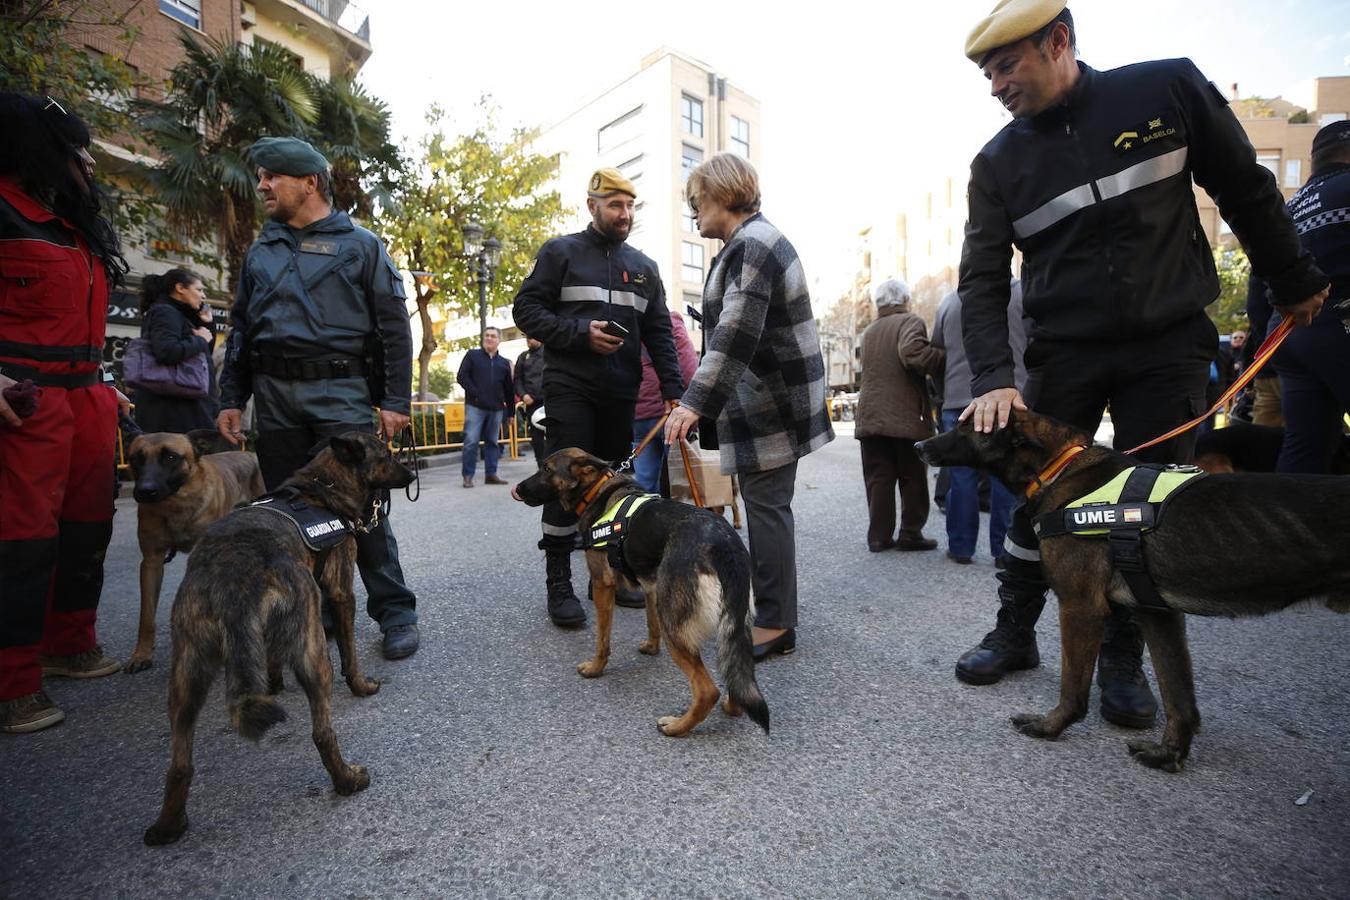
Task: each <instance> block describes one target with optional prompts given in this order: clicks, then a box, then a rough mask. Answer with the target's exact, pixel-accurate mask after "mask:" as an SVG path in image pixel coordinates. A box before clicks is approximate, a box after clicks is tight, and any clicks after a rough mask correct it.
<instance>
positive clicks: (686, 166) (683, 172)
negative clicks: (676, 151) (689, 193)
mask: <svg viewBox="0 0 1350 900" xmlns="http://www.w3.org/2000/svg"><path fill="white" fill-rule="evenodd" d="M701 162H703V151H702V150H700V149H699V148H697V147H691V146H689V145H688V144H685V145H684V149H682V150H681V151H680V177H681V178H683V179H684V180H685V181H688V180H689V173H690V172H692V171H694V168H695V167H696V166H698V164H699V163H701Z"/></svg>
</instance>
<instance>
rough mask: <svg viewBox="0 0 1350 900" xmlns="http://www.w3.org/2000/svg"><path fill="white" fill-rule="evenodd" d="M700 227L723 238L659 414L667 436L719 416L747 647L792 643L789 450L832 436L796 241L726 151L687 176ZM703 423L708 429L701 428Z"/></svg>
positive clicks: (747, 169) (754, 180)
mask: <svg viewBox="0 0 1350 900" xmlns="http://www.w3.org/2000/svg"><path fill="white" fill-rule="evenodd" d="M686 193H687V198H688V201H689V208H690V209H691V210H693V212H694V216H695V218H696V219H697V220H698V230H699V234H700V235H702V236H703V237H705V238H717V239H719V240H722V241H725V242H726V244H725V246H724V247H723V248H722V252H721V253H719V254H718V255H717V257H716V258H715V259H714V260H713V263H712V270H711V271H710V272H709V274H708V281H707V284H706V285H705V286H704V288H703V329H704V331H703V340H704V345H703V351H704V352H703V361H702V362H701V363H700V364H699V367H698V370H697V371H696V372H695V373H694V378H693V381H691V382H690V384H689V387H688V389H687V390H686V391H685V393H684V396H683V397H682V398H680V402H679V405H678V406H677V407H675V409H674V410H673V411H672V412H671V414H670V419H669V420H668V421H667V422H666V442H667V443H674V442H676V441H678V440H679V439H680V438H682V437H684V436H685V435H686V434H687V433H688V432H689V429H690V428H691V427H692V426H693V425H694V424H695V423H697V422H698V420H699V418H700V417H702V418H706V419H715V420H716V422H717V439H718V441H719V442H720V445H721V452H722V471H723V472H726V473H732V474H735V475H737V476H739V478H740V485H741V498H742V499H743V500H744V501H745V512H746V521H747V524H748V530H749V533H750V563H751V585H752V587H753V589H754V593H755V604H756V613H755V625H754V629H753V641H754V645H755V649H754V654H755V658H756V659H763V658H765V657H767V656H768V655H769V654H771V653H791V652H792V651H793V650H794V649H796V646H797V632H796V627H797V558H796V536H795V532H794V525H793V519H792V495H793V491H794V489H795V487H796V480H797V460H798V459H800V458H801V457H803V456H805V455H806V454H808V453H810V452H811V451H813V450H816V449H819V448H820V447H823V446H824V445H825V444H827V443H829V442H830V441H831V440H833V439H834V430H833V429H832V428H831V426H830V417H829V413H828V412H827V410H826V407H825V364H824V361H823V360H822V359H821V356H820V338H819V336H818V335H817V333H816V324H815V318H814V317H813V315H812V313H811V298H810V296H809V295H808V293H807V289H806V278H805V276H804V275H803V273H802V265H801V261H800V260H799V259H798V258H797V251H796V250H794V249H793V247H792V245H791V244H790V243H788V240H787V238H785V237H783V234H782V232H780V231H779V230H778V229H777V228H775V227H774V226H773V225H771V224H769V221H768V220H767V219H765V218H764V216H763V215H761V214H760V212H759V202H760V198H759V176H758V175H757V174H756V173H755V170H754V168H753V167H751V165H750V164H749V163H748V162H746V161H745V160H744V159H742V158H741V157H739V156H736V155H734V154H731V153H719V154H717V155H716V156H713V157H712V158H710V159H709V160H708V161H707V162H705V163H703V164H702V165H700V166H699V167H698V168H696V169H694V171H693V172H691V173H690V175H689V181H688V184H687V185H686ZM704 431H705V432H706V431H707V428H706V427H705V429H704Z"/></svg>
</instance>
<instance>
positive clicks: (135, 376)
mask: <svg viewBox="0 0 1350 900" xmlns="http://www.w3.org/2000/svg"><path fill="white" fill-rule="evenodd" d="M122 380H123V381H125V382H126V384H127V386H128V387H132V388H136V389H137V390H143V391H149V392H150V393H152V394H159V395H160V396H162V397H183V398H185V399H188V400H201V399H202V398H204V397H208V396H210V392H211V360H210V358H209V354H206V353H198V354H197V355H196V356H192V357H189V358H188V359H185V360H183V361H182V362H180V363H178V364H176V365H172V366H170V365H165V364H164V363H162V362H160V361H159V360H157V359H155V354H154V353H152V352H151V351H150V340H149V338H143V337H138V338H132V339H131V341H129V342H128V343H127V348H126V351H125V352H124V353H123V354H122Z"/></svg>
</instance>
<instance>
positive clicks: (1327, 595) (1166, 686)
mask: <svg viewBox="0 0 1350 900" xmlns="http://www.w3.org/2000/svg"><path fill="white" fill-rule="evenodd" d="M1091 441H1092V439H1091V437H1090V436H1089V435H1087V434H1083V433H1081V432H1079V431H1077V430H1075V429H1073V428H1071V427H1069V426H1067V425H1064V424H1062V423H1060V422H1057V421H1055V420H1053V419H1050V418H1048V417H1045V416H1040V415H1036V414H1035V413H1031V412H1019V411H1017V410H1014V411H1013V414H1012V417H1011V419H1010V420H1009V422H1008V426H1007V427H1006V428H1001V429H997V430H996V431H994V432H992V433H989V434H985V433H981V432H977V431H975V430H974V429H973V428H972V426H971V422H970V421H969V420H967V421H965V422H963V423H962V424H961V425H960V426H959V427H958V428H956V429H955V430H953V431H949V432H947V433H945V434H942V435H939V436H937V437H935V438H930V439H929V440H926V441H923V442H921V443H919V444H918V445H917V446H918V449H919V452H920V454H922V456H923V458H924V459H925V460H926V461H927V462H928V463H929V464H930V465H942V466H972V467H974V468H979V469H984V470H985V471H988V472H990V473H991V474H994V475H997V476H998V477H999V478H1001V479H1002V480H1003V482H1004V484H1006V485H1007V486H1008V487H1009V488H1010V489H1012V490H1014V491H1018V492H1025V491H1026V489H1027V486H1028V485H1030V484H1033V483H1039V484H1040V485H1041V486H1040V488H1039V490H1037V491H1036V492H1035V493H1034V494H1033V495H1032V497H1031V498H1030V499H1029V500H1028V501H1027V509H1028V512H1029V513H1031V515H1032V516H1033V517H1035V516H1038V515H1044V514H1046V513H1050V512H1054V511H1056V510H1061V509H1063V508H1064V507H1065V506H1066V505H1067V504H1069V503H1072V502H1073V501H1074V500H1076V499H1078V498H1079V497H1083V496H1085V495H1087V494H1088V493H1090V492H1092V491H1093V490H1095V489H1097V488H1099V487H1100V486H1102V485H1103V484H1105V483H1106V482H1108V481H1110V480H1111V479H1112V478H1114V477H1115V476H1116V475H1117V474H1119V473H1120V472H1121V471H1123V470H1125V469H1127V468H1129V467H1131V466H1133V465H1136V464H1137V463H1136V461H1135V460H1133V459H1131V458H1130V457H1128V456H1125V455H1124V454H1122V453H1117V452H1115V451H1114V450H1110V449H1108V448H1106V447H1096V446H1092V445H1091ZM1075 445H1077V446H1085V447H1086V448H1087V449H1086V450H1084V451H1083V452H1082V453H1080V454H1079V455H1078V456H1076V457H1074V458H1073V459H1072V460H1071V461H1070V462H1069V463H1068V465H1067V467H1065V468H1064V469H1063V470H1062V471H1061V472H1060V473H1059V474H1058V475H1057V476H1054V477H1051V476H1047V475H1046V470H1047V467H1048V466H1049V464H1051V463H1052V462H1054V461H1056V460H1059V459H1062V458H1063V457H1062V454H1063V453H1064V452H1065V451H1066V450H1068V449H1069V448H1071V447H1073V446H1075ZM1347 547H1350V478H1345V477H1343V476H1337V475H1261V474H1236V475H1204V476H1200V477H1199V478H1197V479H1195V480H1194V481H1193V482H1192V483H1189V484H1188V485H1187V486H1186V487H1185V488H1184V489H1183V490H1181V491H1179V492H1177V493H1176V494H1175V495H1174V496H1173V497H1172V498H1171V499H1170V500H1169V501H1168V505H1167V510H1166V515H1165V516H1164V517H1163V518H1161V519H1160V520H1159V521H1158V523H1157V525H1156V527H1155V528H1154V529H1153V530H1151V531H1147V532H1144V534H1143V554H1144V560H1145V564H1146V566H1147V569H1148V573H1149V575H1150V577H1151V578H1152V579H1153V583H1154V585H1155V586H1156V588H1157V591H1158V593H1159V594H1160V596H1161V597H1162V600H1163V601H1164V602H1165V604H1166V605H1167V606H1168V607H1169V609H1167V610H1158V609H1153V608H1148V607H1143V606H1141V605H1140V604H1139V603H1138V602H1137V601H1136V599H1135V596H1134V594H1133V593H1132V591H1131V590H1130V588H1129V586H1128V585H1127V584H1126V582H1125V579H1124V576H1122V575H1121V573H1120V571H1119V570H1118V569H1117V568H1116V566H1115V565H1114V563H1113V561H1112V556H1111V551H1110V549H1109V548H1108V545H1107V541H1106V540H1103V539H1093V538H1085V537H1077V536H1074V535H1072V534H1059V535H1055V536H1045V537H1042V539H1041V565H1042V567H1043V569H1044V571H1045V577H1046V580H1047V581H1048V582H1049V583H1050V586H1051V587H1052V588H1054V591H1055V594H1056V595H1057V596H1058V597H1059V621H1060V634H1061V640H1062V656H1061V663H1060V667H1061V670H1060V695H1059V705H1058V706H1056V707H1055V708H1054V709H1053V710H1051V711H1050V712H1049V713H1047V714H1046V715H1043V716H1042V715H1034V714H1024V715H1018V716H1014V717H1013V723H1014V724H1015V725H1016V726H1017V728H1018V730H1020V731H1022V732H1023V733H1025V734H1029V735H1032V736H1033V737H1039V738H1047V739H1052V740H1053V739H1054V738H1056V737H1058V736H1059V734H1060V733H1061V732H1062V731H1063V730H1064V729H1065V728H1066V727H1067V726H1068V725H1070V724H1072V723H1073V722H1076V721H1078V720H1079V719H1081V718H1083V715H1084V714H1085V713H1086V712H1087V706H1088V693H1089V691H1090V689H1091V684H1092V671H1093V668H1094V665H1095V662H1096V659H1097V652H1098V650H1099V648H1100V645H1101V638H1102V626H1103V622H1104V620H1105V618H1106V616H1107V614H1108V612H1109V607H1108V603H1117V604H1120V605H1121V606H1127V607H1130V608H1131V609H1132V610H1133V612H1134V617H1135V620H1136V621H1137V622H1138V623H1139V627H1140V629H1141V631H1142V632H1143V635H1144V639H1145V641H1146V642H1147V643H1148V648H1149V653H1150V654H1151V656H1152V657H1153V668H1154V671H1155V672H1156V673H1157V676H1158V687H1159V689H1160V691H1161V692H1162V699H1163V705H1164V708H1165V709H1166V711H1167V727H1166V729H1165V730H1164V732H1163V737H1162V742H1161V743H1153V742H1151V741H1130V742H1129V749H1130V753H1131V754H1132V755H1133V756H1134V757H1135V759H1137V760H1139V761H1140V762H1141V763H1143V764H1144V765H1147V766H1152V767H1154V768H1162V769H1166V770H1168V771H1171V772H1176V771H1179V770H1180V769H1181V766H1182V764H1183V763H1184V762H1185V760H1186V756H1187V754H1188V753H1189V752H1190V746H1191V739H1192V737H1193V736H1194V734H1195V731H1196V729H1197V728H1198V726H1199V724H1200V713H1199V711H1198V710H1197V709H1196V706H1195V682H1194V675H1193V673H1192V669H1191V656H1190V650H1189V648H1188V647H1187V644H1186V622H1185V617H1184V614H1191V615H1199V616H1232V617H1236V616H1257V615H1264V614H1266V613H1271V612H1275V611H1277V610H1280V609H1284V608H1285V607H1288V606H1291V605H1293V604H1295V603H1299V602H1301V601H1309V602H1323V603H1325V604H1326V605H1327V606H1328V607H1329V608H1331V609H1333V610H1335V611H1337V612H1342V613H1343V612H1350V552H1347ZM1234 560H1241V561H1242V564H1240V565H1234V564H1233V561H1234Z"/></svg>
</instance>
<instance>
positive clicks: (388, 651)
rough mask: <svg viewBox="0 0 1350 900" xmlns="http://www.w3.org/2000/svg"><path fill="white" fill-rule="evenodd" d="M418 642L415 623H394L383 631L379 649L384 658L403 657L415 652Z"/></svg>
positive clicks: (419, 641) (418, 636)
mask: <svg viewBox="0 0 1350 900" xmlns="http://www.w3.org/2000/svg"><path fill="white" fill-rule="evenodd" d="M420 643H421V639H420V635H419V634H418V631H417V626H416V625H395V626H394V627H392V628H390V629H389V630H388V631H386V632H385V633H384V641H383V642H382V645H381V647H380V650H381V652H382V653H383V654H384V658H385V659H403V658H404V657H406V656H412V655H413V654H414V653H416V652H417V646H418V644H420Z"/></svg>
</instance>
